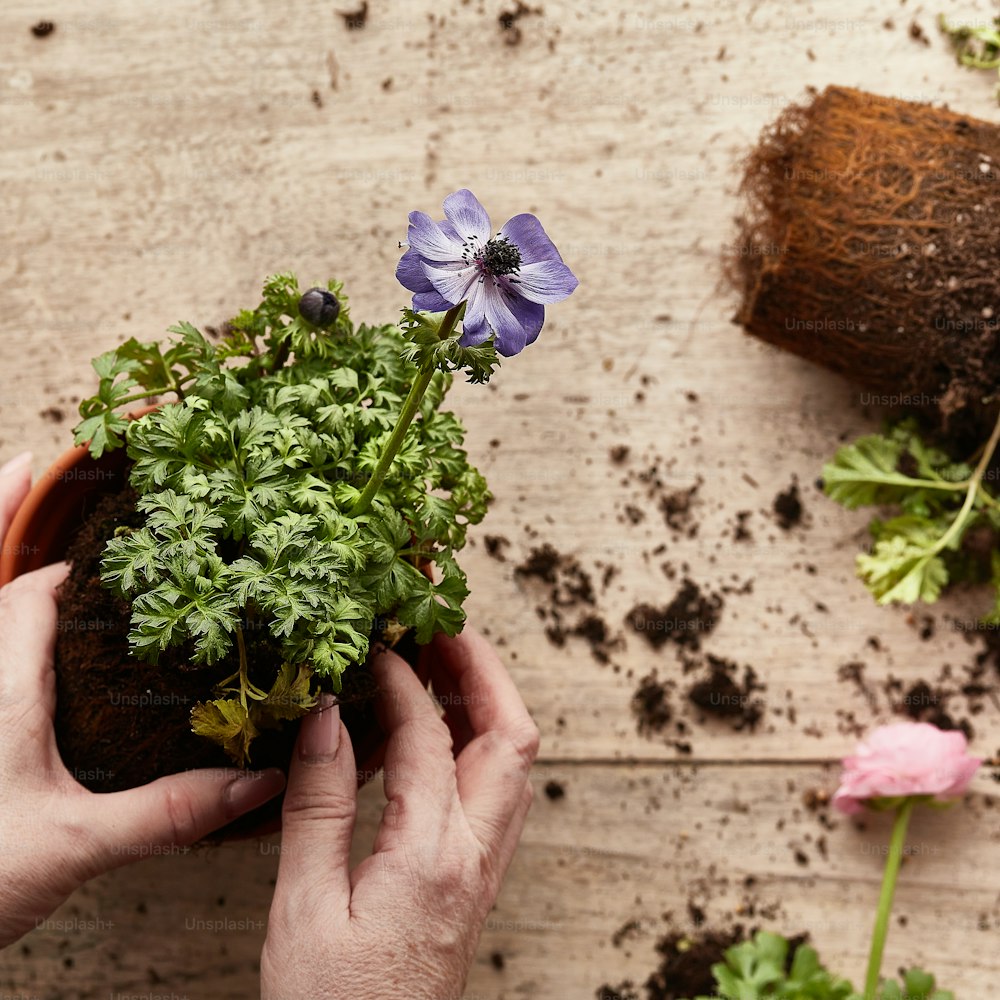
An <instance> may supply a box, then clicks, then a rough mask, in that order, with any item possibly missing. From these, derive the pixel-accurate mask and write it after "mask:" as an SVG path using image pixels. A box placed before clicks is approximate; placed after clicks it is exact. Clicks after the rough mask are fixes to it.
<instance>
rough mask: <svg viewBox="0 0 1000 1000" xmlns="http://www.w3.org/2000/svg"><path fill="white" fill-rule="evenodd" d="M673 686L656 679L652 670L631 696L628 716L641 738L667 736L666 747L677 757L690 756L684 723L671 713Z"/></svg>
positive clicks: (687, 731) (686, 728)
mask: <svg viewBox="0 0 1000 1000" xmlns="http://www.w3.org/2000/svg"><path fill="white" fill-rule="evenodd" d="M675 689H676V684H675V682H674V681H672V680H660V678H659V676H658V675H657V673H656V671H655V670H654V671H653V672H652V673H650V674H647V675H646V676H645V677H643V678H642V680H641V681H639V686H638V687H637V688H636V690H635V693H634V694H633V695H632V703H631V707H632V715H633V716H634V717H635V720H636V728H637V730H638V732H639V734H640V735H641V736H667V737H668V738H667V744H668V746H672V747H673V748H674V749H675V750H676V751H677V752H678V753H680V754H685V755H686V754H690V753H691V751H692V747H691V743H690V741H689V740H688V739H687V737H688V735H689V734H690V729H689V728H688V724H687V722H686V721H685V720H684V719H682V718H680V717H679V716H678V714H677V712H676V711H675V710H674V706H673V702H672V696H673V692H674V690H675Z"/></svg>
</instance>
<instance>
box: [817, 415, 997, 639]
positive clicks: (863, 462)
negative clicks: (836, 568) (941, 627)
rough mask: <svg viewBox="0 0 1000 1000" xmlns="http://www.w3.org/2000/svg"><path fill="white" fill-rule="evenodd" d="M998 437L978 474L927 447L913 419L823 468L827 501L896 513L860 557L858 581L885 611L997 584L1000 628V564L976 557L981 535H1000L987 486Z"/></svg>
mask: <svg viewBox="0 0 1000 1000" xmlns="http://www.w3.org/2000/svg"><path fill="white" fill-rule="evenodd" d="M995 445H996V435H995V434H994V438H993V439H991V441H990V443H989V444H988V445H987V446H986V448H985V449H984V450H983V452H982V453H981V455H980V456H979V459H978V462H977V464H976V465H975V466H973V465H971V464H969V463H966V462H961V461H954V460H953V459H952V458H951V457H950V456H949V455H948V454H947V453H946V452H945V451H943V450H942V449H940V448H936V447H933V446H931V445H929V444H927V443H926V442H925V441H924V440H923V438H922V437H921V434H920V432H919V429H918V427H917V424H916V422H915V421H914V420H912V419H907V420H903V421H901V422H899V423H896V424H894V425H890V426H888V427H887V429H886V430H885V432H884V433H882V434H871V435H867V436H865V437H862V438H859V439H858V440H857V441H855V442H854V443H853V444H850V445H846V446H845V447H843V448H841V449H840V450H839V451H838V452H837V453H836V455H835V456H834V458H833V460H832V461H831V462H829V463H827V464H826V465H825V466H824V467H823V488H824V492H825V493H826V494H827V496H829V497H831V498H832V499H833V500H835V501H837V502H838V503H840V504H842V505H843V506H845V507H847V508H848V509H851V510H853V509H855V508H858V507H863V506H875V507H895V508H896V509H897V512H896V513H894V514H893V515H892V516H888V517H875V518H873V519H872V521H871V524H870V526H869V529H870V532H871V535H872V546H871V550H870V551H869V552H866V553H862V554H860V555H859V556H858V557H857V570H858V576H860V577H861V579H862V580H863V581H864V582H865V585H866V586H867V587H868V589H869V590H870V591H871V593H872V594H873V595H874V597H875V598H876V600H877V601H878V602H879V603H880V604H889V603H903V604H912V603H915V602H917V601H924V602H927V603H931V602H933V601H936V600H937V599H938V597H939V596H940V594H941V592H942V590H943V589H944V588H945V587H946V586H947V585H948V584H949V583H953V582H957V581H969V582H982V581H983V580H985V579H992V581H993V583H994V585H995V586H996V587H997V591H998V604H997V608H995V609H994V611H993V612H992V613H991V620H1000V559H998V558H997V556H996V554H993V556H992V557H991V559H990V560H984V559H982V558H978V557H977V556H976V555H975V553H974V552H970V550H969V547H968V546H966V545H965V544H963V543H965V541H966V540H967V539H968V538H972V537H974V536H975V534H982V535H983V536H984V537H986V538H987V539H988V540H989V539H992V538H994V536H995V533H996V532H998V531H1000V505H998V503H997V500H996V498H995V497H994V496H993V494H992V493H991V492H990V491H989V490H988V489H987V487H986V485H985V478H986V471H987V467H988V462H989V460H990V458H991V457H992V452H993V450H994V447H995Z"/></svg>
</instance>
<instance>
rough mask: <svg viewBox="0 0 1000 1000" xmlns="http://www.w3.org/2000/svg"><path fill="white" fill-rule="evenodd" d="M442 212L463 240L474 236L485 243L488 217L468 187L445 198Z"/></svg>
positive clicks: (487, 237) (488, 231)
mask: <svg viewBox="0 0 1000 1000" xmlns="http://www.w3.org/2000/svg"><path fill="white" fill-rule="evenodd" d="M444 214H445V215H446V216H447V217H448V221H449V222H451V223H452V225H454V227H455V229H456V230H457V232H458V234H459V235H460V236H461V238H462V239H463V240H467V239H469V238H470V237H475V238H478V239H479V240H481V241H482V242H484V243H485V242H486V241H487V240H488V239H489V238H490V217H489V215H487V214H486V209H485V208H483V206H482V205H481V204H480V203H479V199H478V198H477V197H476V196H475V195H474V194H473V193H472V192H471V191H470V190H469V189H468V188H462V190H461V191H456V192H455V193H454V194H450V195H448V197H447V198H445V200H444Z"/></svg>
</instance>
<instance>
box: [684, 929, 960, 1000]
mask: <svg viewBox="0 0 1000 1000" xmlns="http://www.w3.org/2000/svg"><path fill="white" fill-rule="evenodd" d="M790 950H791V946H790V944H789V942H788V940H787V939H786V938H784V937H782V936H781V935H780V934H774V933H772V932H770V931H758V932H757V933H756V934H755V935H754V937H753V939H752V940H749V941H742V942H740V943H739V944H735V945H733V946H732V947H731V948H729V949H727V950H726V953H725V955H724V956H723V958H724V961H722V962H719V963H717V964H715V965H713V966H712V976H713V977H714V979H715V982H716V984H717V986H718V989H717V993H716V995H715V996H716V997H722V998H724V1000H863V998H862V997H861V995H860V994H859V993H857V992H856V991H855V989H854V987H853V986H852V985H851V983H850V982H849V981H848V980H847V979H844V978H842V977H840V976H836V975H834V974H833V973H831V972H830V971H829V970H828V969H826V968H825V967H824V966H823V965H822V963H821V962H820V960H819V955H818V954H817V952H816V950H815V949H814V948H812V947H810V946H809V945H807V944H804V943H803V944H799V945H798V946H797V947H796V948H795V950H794V953H793V954H792V955H791V956H790V955H789V952H790ZM696 1000H714V998H712V997H698V998H696ZM876 1000H954V997H953V995H952V994H951V993H948V992H945V991H944V990H937V989H936V988H935V982H934V977H933V976H932V975H930V974H929V973H926V972H922V971H921V970H919V969H909V970H907V972H906V973H905V974H904V977H903V984H902V986H900V984H899V983H897V982H895V981H894V980H883V981H882V983H880V985H879V990H878V995H877V997H876Z"/></svg>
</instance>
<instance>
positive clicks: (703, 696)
mask: <svg viewBox="0 0 1000 1000" xmlns="http://www.w3.org/2000/svg"><path fill="white" fill-rule="evenodd" d="M689 666H690V665H686V666H685V671H687V670H688V669H689ZM704 669H706V670H707V674H708V675H707V676H706V677H704V678H702V679H701V680H699V681H697V682H696V683H695V684H694V685H693V686H692V687H691V688H690V689H689V690H688V693H687V697H688V699H689V700H690V701H691V702H692V703H693V704H695V705H697V706H698V708H700V709H701V710H702V711H703V712H707V713H708V714H709V715H715V716H718V717H719V718H722V719H728V720H729V721H730V722H732V724H733V727H734V728H735V729H736V730H742V729H749V730H751V731H752V730H754V729H756V727H757V723H758V722H760V720H761V718H762V717H763V714H764V703H763V701H762V700H761V699H760V698H758V697H755V692H758V691H763V690H765V688H764V685H762V684H761V683H760V682H759V681H758V680H757V674H756V671H755V670H754V669H753V667H744V668H743V679H742V680H739V679H738V674H739V669H740V668H739V666H737V664H735V663H733V662H732V661H731V660H725V659H722V658H721V657H718V656H712V655H711V654H709V655H708V656H706V657H705V666H704Z"/></svg>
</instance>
